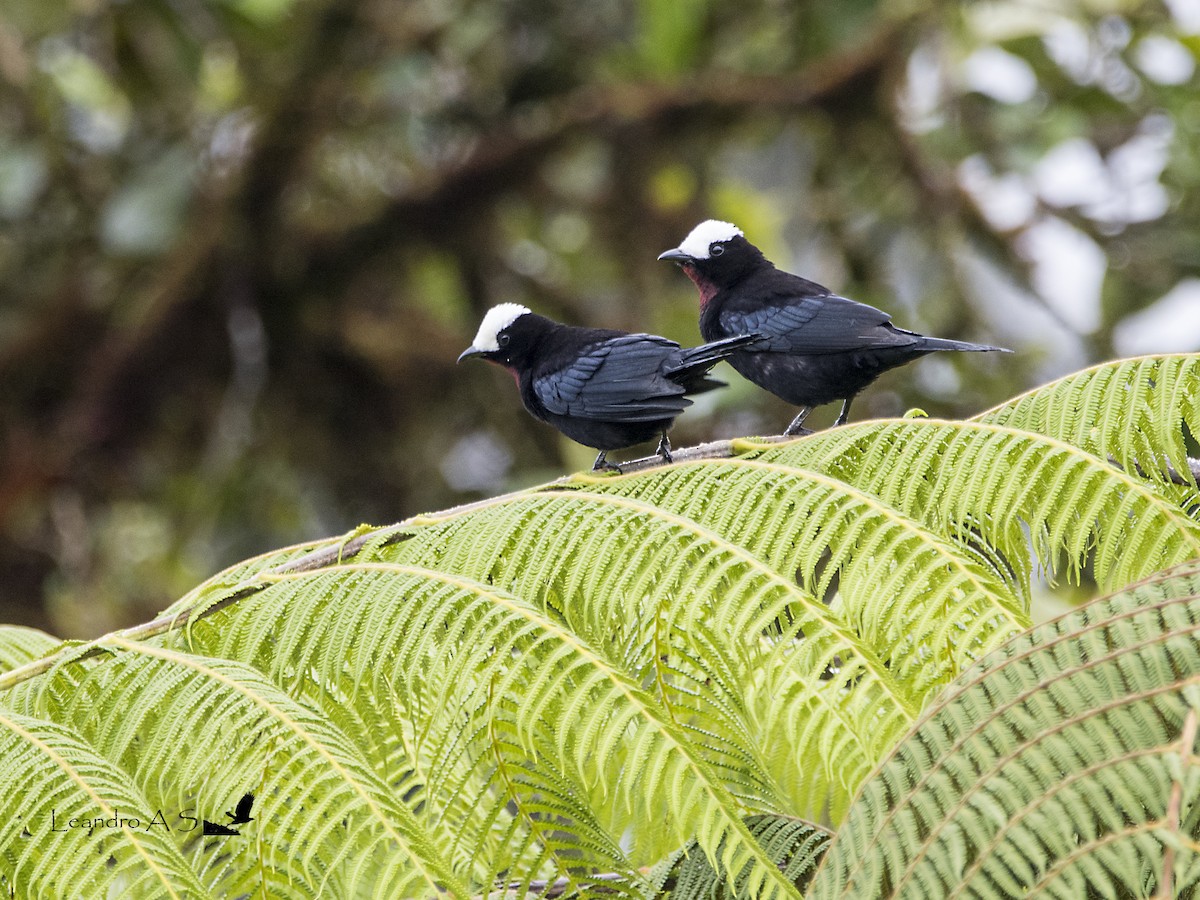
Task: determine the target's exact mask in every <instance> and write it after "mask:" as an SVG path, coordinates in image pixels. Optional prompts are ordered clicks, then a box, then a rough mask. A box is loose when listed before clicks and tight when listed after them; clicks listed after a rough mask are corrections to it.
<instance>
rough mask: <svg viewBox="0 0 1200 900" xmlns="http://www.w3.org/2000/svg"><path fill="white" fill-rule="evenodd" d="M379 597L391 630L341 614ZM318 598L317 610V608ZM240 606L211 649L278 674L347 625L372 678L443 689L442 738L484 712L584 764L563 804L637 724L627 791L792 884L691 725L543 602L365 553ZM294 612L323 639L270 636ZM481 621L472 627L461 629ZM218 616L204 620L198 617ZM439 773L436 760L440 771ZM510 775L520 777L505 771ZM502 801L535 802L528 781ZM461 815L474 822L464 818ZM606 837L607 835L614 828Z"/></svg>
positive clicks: (405, 688)
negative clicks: (239, 618) (353, 622)
mask: <svg viewBox="0 0 1200 900" xmlns="http://www.w3.org/2000/svg"><path fill="white" fill-rule="evenodd" d="M379 603H383V604H386V605H387V608H388V609H389V611H390V613H391V617H392V618H391V620H390V621H389V623H388V625H387V627H386V628H385V629H380V630H378V631H372V632H371V633H370V634H364V633H363V632H362V631H361V629H360V628H357V627H353V626H346V625H344V624H342V623H339V622H338V621H337V620H338V619H339V618H341V617H346V618H351V617H354V618H358V619H359V620H360V621H362V620H364V619H367V618H372V613H371V612H370V610H369V607H370V605H371V604H379ZM314 607H319V608H320V609H321V615H320V616H319V617H318V616H317V615H315V614H314V612H313V608H314ZM238 612H239V614H241V615H248V616H250V617H251V619H252V620H253V623H255V624H254V625H253V627H252V628H251V629H250V630H247V631H240V630H239V629H238V628H237V627H236V625H231V624H226V625H225V626H223V627H222V628H221V629H219V630H217V629H212V630H211V631H207V632H206V630H205V629H204V628H201V627H200V626H198V627H197V629H196V630H194V631H193V634H192V639H193V641H199V642H200V645H201V646H204V645H205V642H206V641H207V638H208V637H209V634H211V636H212V637H213V638H217V639H219V641H220V643H219V645H217V646H214V647H211V648H209V647H205V649H207V650H210V651H212V652H218V653H220V654H221V655H228V656H234V657H238V658H243V659H246V660H248V661H259V662H261V663H262V664H265V665H267V666H269V670H270V671H273V672H274V673H276V677H278V674H279V673H281V671H292V670H295V669H305V670H308V669H309V668H310V667H311V663H312V660H311V659H310V658H311V657H312V656H313V655H314V654H316V653H320V654H321V655H325V654H327V653H330V652H332V654H333V655H334V657H335V658H342V653H343V652H344V649H343V648H340V647H337V646H331V644H330V643H329V642H330V641H331V640H332V639H335V638H336V637H337V636H341V639H343V640H347V641H351V642H353V644H352V645H353V646H355V647H356V648H357V651H358V652H359V653H364V654H366V655H368V656H369V657H371V658H372V659H373V660H375V665H374V675H373V677H374V678H375V679H377V680H379V679H384V680H388V681H390V682H391V683H392V685H393V688H394V689H396V690H400V691H402V692H403V693H407V694H409V695H411V696H416V697H427V696H431V695H432V696H437V697H438V698H439V702H438V705H437V706H436V707H431V708H428V709H427V713H426V714H427V715H430V716H433V717H435V718H440V717H442V716H446V717H449V718H450V719H451V720H452V721H453V722H454V723H456V724H457V728H454V729H449V730H445V731H442V732H441V736H440V737H438V740H439V741H445V742H448V743H453V744H458V745H460V746H465V745H467V744H469V743H471V742H472V741H474V740H477V739H479V738H481V737H484V736H486V735H487V734H488V731H484V730H483V729H482V728H480V726H479V725H478V724H476V723H482V724H486V725H487V728H488V729H490V730H494V729H495V728H497V727H503V729H505V731H506V732H507V733H509V734H511V735H512V738H513V739H514V740H515V743H516V750H517V751H518V753H517V755H516V759H517V760H525V759H530V758H539V757H541V756H543V755H545V756H548V757H550V758H554V759H559V760H560V761H563V760H569V761H571V763H572V766H573V768H574V769H575V770H576V771H575V773H574V774H573V775H571V776H570V777H571V778H572V779H573V782H574V784H573V787H572V788H571V791H570V792H569V793H566V794H565V795H563V794H561V793H560V794H559V795H557V799H556V800H555V801H554V803H555V805H556V808H558V809H562V810H566V809H570V808H572V807H573V805H574V803H575V801H574V799H573V797H572V796H571V794H580V793H582V794H586V793H587V791H588V784H589V783H593V782H594V781H597V780H599V777H598V776H599V771H600V769H597V766H601V768H603V766H602V762H603V760H602V759H599V760H598V759H597V757H601V758H602V757H604V756H605V755H606V754H608V755H613V754H616V753H617V752H618V750H617V748H618V747H622V746H624V744H625V742H626V741H627V740H629V735H632V743H631V745H630V749H629V752H628V755H627V756H623V757H622V763H623V765H624V766H627V767H629V768H630V770H631V771H634V772H641V773H642V777H641V778H637V777H634V778H629V779H625V781H624V783H623V784H622V785H621V789H622V791H623V792H627V793H628V795H629V796H630V798H631V800H630V802H634V798H636V797H639V796H640V797H641V801H640V802H642V803H647V802H650V801H655V802H657V801H662V802H666V803H667V804H668V805H669V806H670V807H671V808H672V818H673V819H674V820H675V821H676V822H677V823H678V824H677V825H676V827H677V828H687V829H689V830H691V829H695V830H696V832H697V833H698V834H700V835H701V842H702V845H703V846H705V847H706V849H708V850H709V851H710V852H715V851H716V849H717V848H718V847H722V850H721V852H722V853H723V854H724V855H725V856H727V857H728V858H729V859H730V860H731V861H733V862H736V863H737V868H736V869H734V871H740V869H741V868H742V867H744V866H746V865H747V864H749V863H751V862H754V863H755V866H754V868H755V871H756V874H754V875H752V876H751V878H752V881H753V882H754V883H755V884H756V886H757V889H758V890H760V891H761V892H762V896H792V895H794V890H793V889H792V888H791V885H790V883H789V882H787V881H786V879H782V878H781V877H777V874H772V871H773V870H772V867H771V866H770V865H769V861H768V860H766V858H765V857H761V855H760V854H761V851H759V850H758V848H757V845H756V844H755V843H754V842H753V840H752V839H751V838H750V837H749V835H748V833H747V832H746V831H745V827H744V825H743V824H742V822H741V818H740V815H741V805H740V804H739V803H738V802H737V801H736V799H735V798H734V797H733V796H732V795H730V794H729V793H728V791H727V788H726V787H725V785H724V783H723V781H722V779H720V778H718V777H716V776H715V775H714V774H713V773H712V771H711V770H710V763H709V761H708V760H707V759H706V758H705V757H704V756H703V755H701V754H700V753H699V752H698V749H699V745H698V744H697V743H695V742H694V741H693V740H692V739H691V738H690V737H689V733H688V731H687V730H686V729H684V728H682V727H681V726H679V725H677V724H674V723H672V722H670V720H669V719H668V717H667V716H665V715H664V714H663V713H662V711H661V710H660V708H659V707H658V705H657V704H656V703H655V702H654V700H653V699H652V698H651V697H650V696H648V695H647V694H646V693H645V692H644V691H643V690H642V688H641V687H640V686H639V685H638V684H637V683H636V682H634V681H633V680H631V679H630V678H629V677H628V676H627V675H626V674H625V673H624V672H623V671H621V670H620V669H619V668H617V667H615V666H614V665H612V664H611V663H610V662H608V661H607V660H606V659H605V658H603V656H602V655H601V654H600V653H599V652H598V651H596V650H595V649H593V648H592V647H590V646H589V645H588V644H587V643H586V642H584V641H583V640H582V639H581V638H580V637H579V636H578V635H576V634H573V633H572V632H571V631H569V630H568V629H567V628H566V627H565V626H564V625H563V624H562V623H561V622H560V621H555V620H554V619H553V618H551V617H548V616H547V615H546V613H545V612H543V611H542V610H541V609H539V608H538V607H536V606H533V605H530V604H528V603H526V602H524V601H522V600H520V599H518V598H516V597H514V596H512V595H511V594H508V593H507V592H504V591H501V590H499V589H497V588H493V587H489V586H488V585H486V584H481V583H479V582H475V581H472V580H470V579H467V578H464V577H461V576H457V575H452V574H449V573H446V572H441V571H433V570H428V569H422V568H419V567H414V566H407V565H389V564H362V563H356V564H353V565H348V566H342V567H339V568H338V569H335V570H332V571H328V572H320V573H312V574H307V573H305V574H297V575H292V576H287V577H286V578H284V579H281V580H280V583H279V584H277V585H276V586H275V587H273V588H271V589H269V590H267V591H264V592H263V593H262V595H260V596H259V597H256V598H255V599H254V601H253V603H252V604H250V605H248V606H245V607H243V608H239V610H238ZM296 618H304V619H307V620H309V621H316V620H317V619H318V618H321V619H323V620H326V621H327V622H329V623H330V624H329V627H327V628H325V629H324V630H323V632H322V637H321V639H320V641H318V642H316V643H314V642H313V641H312V640H311V639H310V635H308V634H306V633H304V632H301V631H295V632H286V631H285V632H282V633H276V632H272V633H271V634H270V635H269V636H268V635H266V634H265V633H264V632H263V631H262V630H261V628H260V626H259V625H258V624H257V623H261V622H263V621H270V622H284V621H289V620H294V619H296ZM472 622H474V626H475V627H473V628H470V629H463V630H461V631H458V630H457V629H461V628H462V626H463V623H472ZM210 623H211V620H206V621H205V623H203V625H204V626H209V625H210ZM447 632H449V634H450V635H454V634H456V633H457V634H461V635H462V638H461V639H460V640H458V641H456V643H455V646H454V650H453V653H452V654H449V653H446V652H445V648H444V647H440V646H438V645H437V644H436V643H434V640H435V638H433V637H431V636H436V637H441V636H442V635H444V634H446V633H447ZM418 633H419V634H423V635H425V638H424V640H421V641H417V642H414V641H413V635H414V634H418ZM247 638H251V640H249V641H247ZM398 644H399V645H401V646H400V647H397V645H398ZM397 651H399V652H397ZM260 657H261V658H260ZM325 674H333V673H325ZM580 695H582V696H585V697H587V698H589V701H588V703H587V704H575V703H573V701H574V698H576V697H578V696H580ZM510 698H511V699H510ZM564 709H569V710H571V711H572V713H571V714H572V715H576V716H578V720H577V724H576V725H575V727H574V728H573V729H564V728H562V727H561V724H560V723H561V722H563V721H564V720H565V719H566V718H567V717H566V716H564V714H563V711H564ZM435 728H436V726H435ZM438 730H439V731H440V729H438ZM580 735H582V737H580ZM618 738H620V741H618ZM564 742H565V743H564ZM505 746H507V742H505ZM484 749H485V750H487V752H485V753H478V754H477V755H475V756H474V757H473V758H472V759H470V760H467V761H466V762H467V764H478V765H490V762H491V760H492V759H494V756H495V753H496V752H497V751H498V750H499V751H501V752H503V750H504V747H501V746H500V745H499V742H496V743H494V744H493V746H492V747H491V748H484ZM443 750H444V745H443V746H439V747H437V748H433V752H434V753H435V754H437V755H445V754H444V752H443ZM517 765H523V763H517ZM605 771H607V770H605ZM438 774H439V773H434V772H431V773H430V775H431V777H437V776H438ZM446 774H447V775H449V774H450V773H446ZM560 777H561V776H560ZM512 783H515V779H510V784H512ZM541 788H542V790H543V791H551V789H552V785H550V784H548V783H547V782H546V781H545V780H543V781H542V782H541ZM427 791H428V793H427V798H428V802H429V803H430V804H431V805H437V804H438V803H439V798H440V797H441V791H440V785H439V784H437V783H433V784H430V785H427ZM549 795H550V796H555V795H554V794H553V793H551V794H549ZM501 800H502V802H505V803H507V802H510V801H512V802H516V803H518V804H529V803H531V802H534V803H536V802H537V800H536V798H530V797H529V796H523V795H520V794H518V795H517V796H504V797H503V798H501ZM685 823H686V824H685ZM458 827H460V828H470V827H472V826H471V825H470V824H469V823H462V824H460V825H459V826H458ZM598 837H599V844H600V845H603V844H604V843H605V842H606V841H607V840H608V839H606V838H605V837H604V836H603V835H599V836H598ZM722 841H725V843H724V844H722ZM526 874H528V873H526ZM556 874H557V873H556ZM578 877H580V878H582V876H578Z"/></svg>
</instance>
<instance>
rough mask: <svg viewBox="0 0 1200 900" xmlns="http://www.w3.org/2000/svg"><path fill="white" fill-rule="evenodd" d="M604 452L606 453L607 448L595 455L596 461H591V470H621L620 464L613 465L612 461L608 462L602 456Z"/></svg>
mask: <svg viewBox="0 0 1200 900" xmlns="http://www.w3.org/2000/svg"><path fill="white" fill-rule="evenodd" d="M606 453H608V451H607V450H601V451H600V455H599V456H597V457H596V461H595V462H594V463H592V471H593V472H604V471H612V472H617V473H620V471H621V467H620V466H618V465H615V464H614V463H610V462H609V461H608V460H606V459H605V458H604V455H605V454H606Z"/></svg>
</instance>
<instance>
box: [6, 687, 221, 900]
mask: <svg viewBox="0 0 1200 900" xmlns="http://www.w3.org/2000/svg"><path fill="white" fill-rule="evenodd" d="M0 756H2V757H3V759H4V766H3V769H2V774H0V806H2V808H3V809H4V810H5V816H4V818H3V821H0V875H2V876H3V878H2V879H0V884H5V885H7V887H8V889H9V890H11V891H13V892H14V893H16V894H17V895H18V896H23V897H39V896H40V897H67V896H91V897H97V896H131V897H145V896H161V897H173V898H183V897H207V896H211V895H210V894H209V892H208V891H207V890H205V888H204V886H203V885H202V884H201V883H200V881H199V880H198V878H197V876H196V873H195V872H194V871H193V870H192V868H191V867H190V866H189V865H188V864H187V862H186V861H185V860H184V859H183V857H182V856H181V855H180V853H179V851H178V850H177V849H176V847H175V845H174V844H173V843H172V841H171V839H170V837H169V833H168V832H169V823H166V822H165V821H164V823H163V824H161V825H160V824H157V823H155V824H151V823H153V822H154V816H155V812H156V809H155V807H154V806H153V804H151V803H150V802H149V801H148V800H147V799H146V798H145V797H143V796H142V795H140V794H139V793H138V792H137V791H136V790H134V789H133V788H132V787H131V786H129V784H128V780H127V778H125V777H124V773H123V772H121V771H120V770H118V769H116V768H115V767H114V766H113V765H112V764H111V763H110V762H109V761H108V760H105V759H103V758H102V757H100V756H98V755H97V754H96V753H95V752H94V751H93V750H92V749H91V748H90V747H89V746H87V744H85V743H83V742H82V741H80V740H78V739H77V738H76V737H75V736H74V735H72V734H71V733H70V731H68V730H67V729H66V728H64V727H63V726H61V725H59V724H57V723H54V722H48V721H44V720H40V719H35V718H31V717H29V716H23V715H20V714H19V713H14V712H12V711H11V710H7V709H4V708H2V707H0ZM85 819H86V820H88V821H89V822H90V823H91V826H90V827H89V826H88V825H83V824H80V822H81V821H82V820H85Z"/></svg>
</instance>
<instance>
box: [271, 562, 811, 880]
mask: <svg viewBox="0 0 1200 900" xmlns="http://www.w3.org/2000/svg"><path fill="white" fill-rule="evenodd" d="M340 569H342V570H364V571H382V572H391V573H402V574H406V575H413V576H415V577H418V578H426V579H431V580H435V581H440V582H442V583H443V584H448V585H452V586H454V587H457V588H459V589H460V590H462V591H464V592H467V593H473V594H475V595H476V596H479V597H481V598H484V599H486V600H488V601H490V602H492V603H495V604H496V605H498V606H500V607H502V608H504V609H506V610H508V611H509V612H510V613H513V614H515V615H517V616H519V617H520V618H522V619H524V620H525V621H526V622H528V623H529V624H531V625H533V626H534V627H536V628H538V629H540V630H541V631H542V632H543V633H544V634H546V635H548V636H550V637H552V638H555V639H556V640H557V641H558V643H559V644H561V645H563V646H566V647H568V648H570V649H571V650H573V651H574V652H575V653H576V654H577V655H578V656H579V657H580V658H582V659H585V660H587V661H588V662H589V663H591V664H592V665H593V667H594V668H595V669H597V670H598V671H600V672H602V673H603V674H604V675H605V677H606V678H607V679H608V680H609V682H610V683H611V684H612V685H613V686H614V687H615V688H616V689H617V691H618V692H619V693H620V694H621V695H622V696H624V697H625V699H626V702H628V703H629V704H630V706H631V707H632V708H633V709H635V710H637V712H638V713H639V715H640V717H641V718H643V719H644V720H645V721H646V722H647V723H648V724H649V725H651V726H653V728H654V730H656V731H657V732H658V733H660V734H662V735H663V736H664V737H665V738H666V739H667V740H669V741H670V744H671V746H672V747H674V748H675V750H676V752H678V753H679V754H680V756H681V757H682V759H683V760H684V761H685V762H686V763H687V767H688V769H689V770H690V771H691V772H692V774H693V776H694V777H695V779H696V781H697V782H698V783H699V784H701V785H703V786H704V789H705V790H706V792H707V793H708V794H709V796H710V797H711V798H712V800H713V803H714V804H715V807H716V809H717V810H718V811H719V812H720V813H721V815H722V817H723V818H724V819H725V821H726V822H727V823H728V825H729V826H730V828H731V829H732V830H733V831H735V832H737V834H738V835H739V836H740V837H741V838H742V839H743V841H744V842H745V847H746V849H747V851H748V852H749V854H750V856H751V857H752V858H754V859H755V860H756V861H757V862H758V863H759V865H761V866H764V867H765V868H766V873H767V874H768V875H769V876H770V877H771V879H772V880H773V881H775V882H776V883H777V884H778V886H779V887H780V888H781V889H782V890H783V891H784V893H785V894H787V895H789V896H792V897H796V898H797V900H799V895H798V894H797V893H796V888H795V885H793V884H792V883H791V882H790V881H788V880H787V879H786V878H784V877H783V875H782V873H780V872H779V870H778V868H777V867H776V866H775V865H774V864H773V863H772V862H771V860H770V859H769V858H767V857H766V856H765V855H763V854H762V851H761V848H760V847H759V846H758V844H757V842H756V841H754V839H753V836H752V835H751V834H750V832H749V830H748V829H747V828H746V826H745V824H744V823H743V822H742V819H741V817H740V816H738V815H737V814H735V813H734V812H732V810H734V809H736V808H737V807H738V806H739V804H738V803H737V800H736V799H735V798H734V796H733V794H731V793H730V792H729V791H728V789H726V788H725V787H724V786H723V785H721V784H720V783H719V782H717V781H715V780H714V779H712V778H711V776H710V775H709V774H708V772H707V771H706V766H704V765H703V763H702V762H701V761H700V760H698V759H697V758H696V757H695V756H694V755H693V753H692V752H691V748H690V747H689V746H688V742H687V741H686V740H684V739H683V738H681V737H680V736H679V735H677V734H676V733H675V731H676V728H675V727H674V726H672V724H671V723H670V721H669V720H667V719H666V718H665V717H664V716H662V715H660V714H659V713H658V711H657V710H656V709H655V708H654V706H653V704H650V703H646V702H644V701H643V700H642V699H641V698H640V696H638V695H640V694H641V691H640V689H638V688H636V687H633V686H632V685H631V684H629V683H628V679H627V678H626V676H625V675H624V673H622V672H620V671H618V670H617V669H615V668H613V667H612V666H611V665H609V663H608V662H607V660H605V659H604V658H603V657H601V656H600V655H599V654H597V653H596V652H595V651H594V650H592V649H591V648H590V647H589V646H587V645H586V644H584V643H582V642H581V641H580V640H579V639H578V637H577V636H576V635H575V634H573V633H572V632H570V631H568V630H566V629H565V628H562V627H560V626H558V625H557V624H556V623H554V622H553V621H552V620H550V619H548V618H546V617H544V616H542V615H540V614H539V613H538V612H537V611H536V610H535V609H533V608H532V607H531V606H525V605H523V604H521V603H519V602H517V601H516V598H514V597H511V596H510V595H508V594H507V593H504V592H500V591H497V590H495V589H494V588H492V587H489V586H488V585H485V584H483V583H482V582H479V581H475V580H473V579H470V578H464V577H462V576H460V575H455V574H452V573H448V572H442V571H439V570H436V569H428V568H425V567H422V566H409V565H404V564H401V563H354V564H351V565H343V566H341V567H340ZM283 577H284V578H287V579H289V580H292V579H302V578H306V577H312V573H296V574H294V575H287V576H283Z"/></svg>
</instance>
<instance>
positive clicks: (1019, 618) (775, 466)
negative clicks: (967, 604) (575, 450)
mask: <svg viewBox="0 0 1200 900" xmlns="http://www.w3.org/2000/svg"><path fill="white" fill-rule="evenodd" d="M700 462H704V461H701V460H697V461H696V462H685V463H680V465H683V466H694V465H697V464H699V463H700ZM707 462H711V460H709V461H707ZM721 465H733V466H734V467H746V468H758V469H764V470H766V471H770V472H777V473H781V474H792V475H796V476H798V477H800V478H803V479H807V480H809V481H814V482H816V483H818V484H821V485H824V486H826V487H828V488H830V489H831V490H833V491H835V492H837V493H840V494H843V495H846V496H849V497H851V498H853V499H854V500H855V501H857V502H859V503H861V504H862V505H864V506H867V507H868V508H870V509H872V510H874V511H875V512H876V513H878V514H879V515H880V516H882V517H883V518H885V519H887V520H888V521H890V522H892V523H893V524H895V525H897V526H899V527H900V528H901V529H902V530H904V531H907V532H908V533H910V534H912V535H914V536H915V537H916V538H917V540H918V541H919V542H920V543H921V545H922V546H925V547H930V548H931V549H932V550H933V552H934V553H935V554H936V555H937V556H938V557H940V558H942V559H944V560H945V561H946V563H947V564H948V565H949V566H950V567H951V568H954V569H956V570H957V571H958V572H959V573H960V574H961V575H962V576H963V578H965V579H966V580H967V581H968V582H969V583H970V584H971V585H973V586H974V588H975V589H976V590H977V591H978V592H979V593H980V594H982V595H984V596H987V597H990V598H992V599H993V600H994V601H995V605H996V606H997V607H998V608H999V609H1000V610H1001V611H1002V612H1003V613H1004V616H1005V618H1006V619H1007V620H1008V621H1009V622H1010V623H1011V624H1012V626H1013V628H1014V629H1016V630H1020V631H1024V630H1025V629H1026V628H1028V627H1029V625H1030V621H1029V618H1028V616H1026V615H1020V614H1019V613H1018V611H1016V610H1014V609H1013V608H1012V607H1011V606H1010V604H1009V602H1008V601H1009V600H1010V599H1011V598H1010V597H1009V596H1008V595H1007V594H1005V593H1004V592H1002V591H997V590H996V589H995V588H992V587H988V586H987V585H985V584H984V583H983V582H982V581H980V580H979V577H978V575H977V574H976V573H975V572H973V571H972V570H971V569H970V568H969V567H968V566H967V565H966V563H965V562H964V560H963V558H962V557H961V556H959V555H957V554H955V553H952V552H951V551H950V547H949V544H948V542H946V541H945V540H944V539H943V538H942V537H941V536H939V535H937V534H936V533H935V532H933V531H930V530H929V529H927V528H925V527H924V526H922V525H921V523H920V522H918V521H917V520H916V519H913V518H910V517H909V516H906V515H904V514H903V513H902V512H900V510H898V509H896V508H895V507H894V506H892V505H890V504H888V503H884V502H883V500H882V499H881V498H879V497H878V496H876V495H875V494H871V493H869V492H867V491H863V490H860V489H859V488H857V487H856V486H854V485H853V484H851V483H849V482H846V481H842V480H841V479H838V478H834V477H833V476H830V475H826V474H824V473H822V472H819V471H817V470H815V469H807V468H804V467H802V466H792V465H787V464H783V463H778V462H767V461H763V460H759V459H746V458H745V457H737V456H735V457H731V458H730V459H728V460H721Z"/></svg>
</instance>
